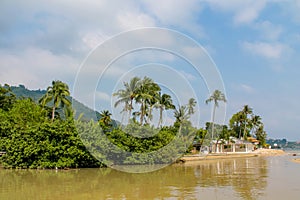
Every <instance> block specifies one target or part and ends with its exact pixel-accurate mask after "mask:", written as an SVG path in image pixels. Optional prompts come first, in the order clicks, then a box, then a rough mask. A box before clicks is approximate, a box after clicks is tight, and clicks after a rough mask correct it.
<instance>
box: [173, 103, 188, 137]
mask: <svg viewBox="0 0 300 200" xmlns="http://www.w3.org/2000/svg"><path fill="white" fill-rule="evenodd" d="M174 117H175V118H176V122H178V123H179V130H178V131H179V133H181V128H182V124H183V123H184V122H185V121H186V120H188V119H189V114H188V109H187V107H186V106H178V110H177V109H175V110H174Z"/></svg>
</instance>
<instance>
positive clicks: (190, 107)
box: [187, 98, 197, 115]
mask: <svg viewBox="0 0 300 200" xmlns="http://www.w3.org/2000/svg"><path fill="white" fill-rule="evenodd" d="M196 103H197V102H196V100H195V99H194V98H190V99H189V102H188V105H187V108H188V113H189V115H192V114H194V113H195V106H196Z"/></svg>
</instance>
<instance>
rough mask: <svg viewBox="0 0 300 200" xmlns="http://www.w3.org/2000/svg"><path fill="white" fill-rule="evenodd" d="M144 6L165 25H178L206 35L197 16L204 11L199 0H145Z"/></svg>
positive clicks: (201, 35) (199, 34) (191, 31)
mask: <svg viewBox="0 0 300 200" xmlns="http://www.w3.org/2000/svg"><path fill="white" fill-rule="evenodd" d="M142 2H143V5H144V6H143V7H144V8H145V9H146V10H147V12H149V13H150V14H151V15H153V16H154V17H155V19H156V20H157V21H158V22H159V23H160V24H162V25H163V26H168V27H178V28H181V29H184V30H185V31H188V32H190V33H191V34H193V35H194V36H196V37H203V36H205V33H204V30H203V28H202V27H201V25H200V24H199V23H197V17H198V16H199V14H200V13H201V11H202V8H203V7H202V5H201V2H199V1H197V0H189V1H182V0H164V1H160V0H152V1H147V0H143V1H142Z"/></svg>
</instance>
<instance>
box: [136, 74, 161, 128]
mask: <svg viewBox="0 0 300 200" xmlns="http://www.w3.org/2000/svg"><path fill="white" fill-rule="evenodd" d="M159 91H160V87H159V86H158V85H157V84H156V83H155V82H154V81H153V80H152V79H151V78H149V77H144V78H143V79H142V80H141V82H140V85H139V88H138V90H137V94H136V96H135V100H136V103H139V104H140V105H141V106H140V124H141V125H142V124H143V122H144V117H145V116H146V115H148V113H147V107H148V106H149V104H150V102H151V101H152V100H153V98H155V96H156V94H157V93H158V92H159Z"/></svg>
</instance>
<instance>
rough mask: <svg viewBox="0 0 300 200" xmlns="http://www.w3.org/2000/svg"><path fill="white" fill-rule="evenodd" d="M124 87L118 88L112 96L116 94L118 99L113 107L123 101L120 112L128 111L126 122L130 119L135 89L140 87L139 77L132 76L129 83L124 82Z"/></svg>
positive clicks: (135, 93)
mask: <svg viewBox="0 0 300 200" xmlns="http://www.w3.org/2000/svg"><path fill="white" fill-rule="evenodd" d="M124 87H125V89H120V90H118V91H117V92H116V93H114V94H113V96H118V98H119V99H118V100H117V101H116V103H115V105H114V106H115V107H117V106H118V105H119V104H121V103H124V108H123V110H122V112H124V113H125V112H128V122H129V121H130V117H131V112H132V110H133V105H132V104H133V100H134V99H135V98H136V95H137V91H138V89H139V87H140V78H139V77H133V78H132V79H131V80H130V82H129V83H127V82H124Z"/></svg>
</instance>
